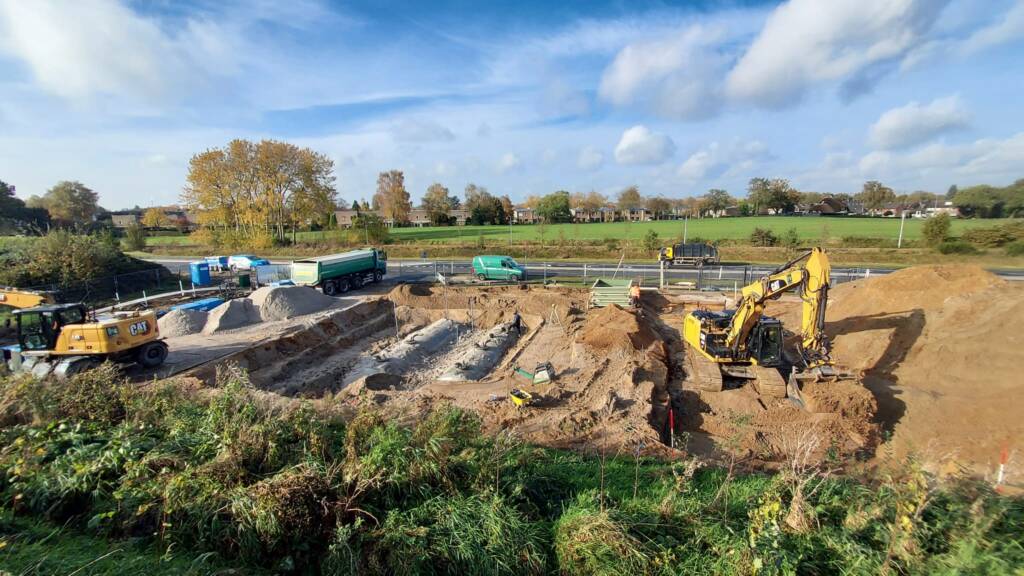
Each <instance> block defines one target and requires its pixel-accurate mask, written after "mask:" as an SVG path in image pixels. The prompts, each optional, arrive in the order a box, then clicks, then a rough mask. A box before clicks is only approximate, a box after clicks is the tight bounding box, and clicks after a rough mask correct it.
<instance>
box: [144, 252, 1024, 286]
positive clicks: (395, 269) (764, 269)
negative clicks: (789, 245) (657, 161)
mask: <svg viewBox="0 0 1024 576" xmlns="http://www.w3.org/2000/svg"><path fill="white" fill-rule="evenodd" d="M150 260H151V261H152V262H156V263H158V264H161V265H163V266H165V267H167V268H168V269H170V270H172V271H178V270H179V269H181V270H182V271H183V272H186V273H187V269H188V263H189V262H190V261H192V260H194V259H190V258H169V257H157V258H151V259H150ZM290 263H291V261H290V260H271V265H272V269H271V270H270V271H269V272H268V273H269V274H271V275H275V276H277V277H279V278H285V277H287V275H288V269H287V267H288V265H289V264H290ZM520 264H525V266H526V270H527V273H528V275H529V277H530V278H531V279H541V278H554V277H558V278H593V277H597V276H603V277H607V276H612V275H615V276H618V277H623V276H628V277H632V278H641V279H643V280H645V281H649V282H652V283H656V282H658V281H659V276H660V270H659V266H658V264H623V265H622V266H621V267H617V266H616V265H615V264H612V263H608V262H592V263H591V262H559V261H554V262H535V261H527V262H520ZM773 270H774V268H773V267H771V266H766V265H763V264H748V265H743V264H725V265H721V266H706V267H704V268H703V269H702V270H701V269H696V268H684V267H666V268H665V282H666V283H676V282H694V283H698V284H699V285H700V286H701V287H707V288H731V287H733V286H744V285H746V284H747V283H749V282H751V281H753V280H755V279H757V278H759V277H761V276H764V275H766V274H769V273H771V272H772V271H773ZM894 270H896V268H884V267H883V268H835V267H834V268H832V281H833V283H834V284H840V283H843V282H847V281H850V280H857V279H861V278H868V277H871V276H878V275H884V274H888V273H890V272H892V271H894ZM439 272H440V273H443V274H445V275H450V274H470V273H471V268H470V261H469V260H414V259H398V258H392V259H390V260H389V261H388V276H389V278H390V279H393V280H398V279H401V280H406V281H417V280H429V279H432V278H436V276H437V273H439ZM992 272H994V273H996V274H997V275H999V276H1001V277H1003V278H1006V279H1007V280H1024V270H992Z"/></svg>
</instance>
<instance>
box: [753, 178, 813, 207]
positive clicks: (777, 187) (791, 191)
mask: <svg viewBox="0 0 1024 576" xmlns="http://www.w3.org/2000/svg"><path fill="white" fill-rule="evenodd" d="M747 199H748V200H749V201H750V203H751V204H753V205H754V213H755V214H758V213H760V211H761V209H762V208H768V209H771V210H774V211H775V212H776V213H784V212H792V211H793V208H794V207H795V206H796V203H797V202H798V201H799V200H800V192H798V191H797V190H796V189H795V188H793V187H792V186H791V185H790V184H789V180H786V179H785V178H770V179H769V178H751V179H750V183H749V184H748V185H747Z"/></svg>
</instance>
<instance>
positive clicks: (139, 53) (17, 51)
mask: <svg viewBox="0 0 1024 576" xmlns="http://www.w3.org/2000/svg"><path fill="white" fill-rule="evenodd" d="M229 36H230V34H228V33H227V31H225V30H223V29H221V28H220V27H219V26H217V25H216V24H214V23H211V22H209V21H202V20H188V21H186V22H185V24H184V26H183V27H182V28H181V29H180V30H178V31H177V32H176V34H174V35H171V34H168V33H167V32H166V31H165V30H164V29H163V28H162V27H161V26H159V25H158V24H157V22H155V21H154V20H150V19H147V18H144V17H142V16H140V15H138V14H137V13H135V12H133V11H132V10H131V9H130V8H128V7H126V6H124V5H122V4H121V3H119V2H117V1H115V0H80V1H76V2H60V1H57V0H33V1H32V2H22V1H20V0H0V51H2V52H6V53H8V54H9V55H11V56H13V57H15V58H17V59H19V60H22V61H23V62H24V63H25V64H26V65H27V67H28V68H29V70H30V71H31V73H32V75H33V76H34V77H35V79H36V81H37V82H38V84H39V85H40V86H41V87H42V88H43V89H45V90H46V91H48V92H50V93H53V94H56V95H58V96H60V97H62V98H66V99H81V98H87V97H92V96H95V95H114V96H125V95H127V96H130V97H136V98H144V99H152V98H156V99H161V98H166V97H168V96H182V95H184V94H186V91H187V90H189V89H190V88H193V87H194V84H195V83H196V82H202V81H204V80H205V79H206V78H207V77H209V76H211V75H214V74H223V71H224V70H225V69H226V70H228V71H233V70H234V68H235V66H234V65H233V63H232V61H231V60H232V58H233V56H232V54H234V53H235V51H234V50H231V49H230V48H229V43H230V41H229V40H227V38H228V37H229Z"/></svg>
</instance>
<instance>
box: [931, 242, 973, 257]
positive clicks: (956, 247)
mask: <svg viewBox="0 0 1024 576" xmlns="http://www.w3.org/2000/svg"><path fill="white" fill-rule="evenodd" d="M938 250H939V252H940V253H942V254H977V253H978V249H977V248H975V247H974V245H973V244H971V243H970V242H964V241H963V240H946V241H945V242H943V243H941V244H939V246H938Z"/></svg>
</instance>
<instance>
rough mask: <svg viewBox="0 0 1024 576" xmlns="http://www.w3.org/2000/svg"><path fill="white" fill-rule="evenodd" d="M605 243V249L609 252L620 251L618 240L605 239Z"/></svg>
mask: <svg viewBox="0 0 1024 576" xmlns="http://www.w3.org/2000/svg"><path fill="white" fill-rule="evenodd" d="M603 242H604V247H605V248H607V249H608V251H609V252H617V251H618V250H619V239H618V238H605V239H604V240H603Z"/></svg>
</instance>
